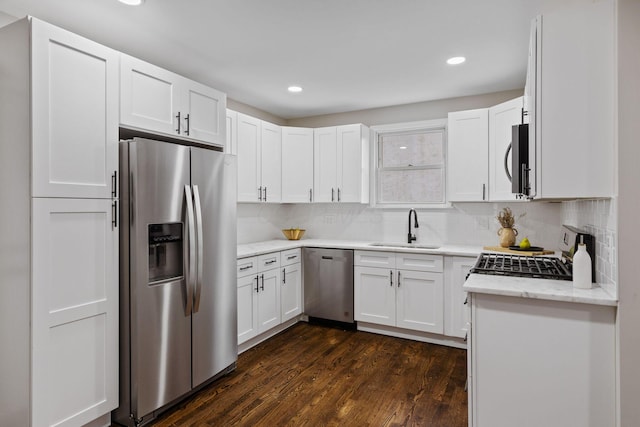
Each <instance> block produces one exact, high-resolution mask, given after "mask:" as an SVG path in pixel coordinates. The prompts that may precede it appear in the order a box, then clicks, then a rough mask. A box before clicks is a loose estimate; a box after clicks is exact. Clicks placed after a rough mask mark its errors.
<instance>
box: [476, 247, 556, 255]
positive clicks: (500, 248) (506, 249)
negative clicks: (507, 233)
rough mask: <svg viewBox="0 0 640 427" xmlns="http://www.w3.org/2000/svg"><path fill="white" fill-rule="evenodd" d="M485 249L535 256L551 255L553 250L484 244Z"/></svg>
mask: <svg viewBox="0 0 640 427" xmlns="http://www.w3.org/2000/svg"><path fill="white" fill-rule="evenodd" d="M483 249H484V250H485V251H494V252H506V253H508V254H512V255H525V256H535V255H553V254H554V251H550V250H546V249H543V250H541V251H514V250H513V249H509V248H503V247H502V246H485V247H484V248H483Z"/></svg>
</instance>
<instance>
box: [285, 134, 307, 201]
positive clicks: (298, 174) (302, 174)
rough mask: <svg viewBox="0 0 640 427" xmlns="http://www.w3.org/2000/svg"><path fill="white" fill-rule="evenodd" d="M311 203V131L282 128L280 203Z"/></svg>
mask: <svg viewBox="0 0 640 427" xmlns="http://www.w3.org/2000/svg"><path fill="white" fill-rule="evenodd" d="M312 201H313V129H308V128H297V127H283V128H282V202H283V203H310V202H312Z"/></svg>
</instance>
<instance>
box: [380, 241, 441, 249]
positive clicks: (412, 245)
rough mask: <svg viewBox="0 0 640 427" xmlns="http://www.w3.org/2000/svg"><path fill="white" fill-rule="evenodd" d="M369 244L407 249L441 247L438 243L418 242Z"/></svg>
mask: <svg viewBox="0 0 640 427" xmlns="http://www.w3.org/2000/svg"><path fill="white" fill-rule="evenodd" d="M369 246H382V247H388V248H407V249H438V248H439V247H440V246H436V245H419V244H416V243H385V242H376V243H369Z"/></svg>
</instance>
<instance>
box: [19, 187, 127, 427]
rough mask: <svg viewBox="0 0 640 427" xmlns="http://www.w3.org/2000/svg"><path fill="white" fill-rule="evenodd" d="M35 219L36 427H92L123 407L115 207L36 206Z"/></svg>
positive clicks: (80, 203)
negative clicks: (90, 425)
mask: <svg viewBox="0 0 640 427" xmlns="http://www.w3.org/2000/svg"><path fill="white" fill-rule="evenodd" d="M32 217H33V222H32V251H33V252H32V253H33V259H32V262H33V264H32V290H31V298H32V337H31V338H32V348H33V350H34V351H33V352H32V376H31V381H32V388H31V392H32V404H31V410H32V424H33V425H34V426H43V425H58V423H63V422H64V423H65V425H72V424H73V425H84V424H85V423H88V422H89V421H92V420H94V419H96V418H98V417H100V416H102V415H103V414H107V413H108V412H109V411H111V410H112V409H115V408H116V407H117V406H118V384H117V379H118V375H117V372H118V263H117V253H118V252H117V251H118V229H117V228H113V227H112V220H113V218H112V203H111V201H110V200H99V199H44V198H41V199H33V204H32ZM61 387H62V388H63V389H64V392H61Z"/></svg>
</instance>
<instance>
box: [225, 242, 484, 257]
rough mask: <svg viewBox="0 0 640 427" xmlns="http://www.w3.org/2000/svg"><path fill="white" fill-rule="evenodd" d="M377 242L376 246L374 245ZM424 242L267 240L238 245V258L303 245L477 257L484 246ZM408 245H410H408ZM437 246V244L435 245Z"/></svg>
mask: <svg viewBox="0 0 640 427" xmlns="http://www.w3.org/2000/svg"><path fill="white" fill-rule="evenodd" d="M372 244H375V245H376V246H372ZM390 244H397V245H405V244H404V243H402V242H397V243H390ZM420 245H424V244H422V243H418V244H416V246H415V247H398V246H379V244H378V243H376V242H371V241H354V240H329V239H301V240H285V239H281V240H280V239H277V240H267V241H264V242H255V243H245V244H241V245H238V253H237V257H238V258H246V257H250V256H256V255H262V254H265V253H269V252H274V251H285V250H287V249H295V248H302V247H322V248H336V249H356V250H367V251H384V252H409V253H424V254H435V255H457V256H469V257H477V256H478V255H480V253H481V252H483V250H482V246H463V245H442V246H438V248H436V249H425V248H420V247H419V246H420ZM407 246H408V245H407ZM434 246H435V245H434Z"/></svg>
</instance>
